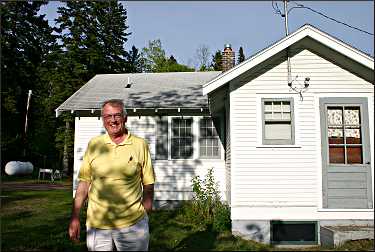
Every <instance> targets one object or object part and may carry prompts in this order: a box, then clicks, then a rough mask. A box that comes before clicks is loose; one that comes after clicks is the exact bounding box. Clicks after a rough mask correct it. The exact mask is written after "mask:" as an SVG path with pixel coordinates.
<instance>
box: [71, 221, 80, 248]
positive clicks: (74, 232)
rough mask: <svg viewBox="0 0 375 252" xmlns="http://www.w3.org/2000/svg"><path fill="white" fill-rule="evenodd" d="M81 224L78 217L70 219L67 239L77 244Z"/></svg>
mask: <svg viewBox="0 0 375 252" xmlns="http://www.w3.org/2000/svg"><path fill="white" fill-rule="evenodd" d="M80 231H81V224H80V222H79V218H78V217H72V218H71V219H70V223H69V238H70V240H72V241H74V242H79V236H80Z"/></svg>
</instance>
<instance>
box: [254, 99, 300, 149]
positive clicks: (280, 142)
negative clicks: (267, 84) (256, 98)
mask: <svg viewBox="0 0 375 252" xmlns="http://www.w3.org/2000/svg"><path fill="white" fill-rule="evenodd" d="M268 101H270V102H279V101H280V102H283V101H288V102H289V103H290V121H291V139H290V140H289V139H285V140H282V139H270V140H266V139H265V109H264V107H265V102H268ZM294 114H295V111H294V99H293V97H283V98H281V97H264V98H261V125H262V136H261V142H262V145H264V146H267V145H295V142H296V141H295V134H296V133H295V118H294Z"/></svg>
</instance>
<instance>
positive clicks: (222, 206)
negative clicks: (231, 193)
mask: <svg viewBox="0 0 375 252" xmlns="http://www.w3.org/2000/svg"><path fill="white" fill-rule="evenodd" d="M192 184H193V192H194V197H193V201H192V205H191V207H192V212H193V213H194V215H195V216H196V218H197V220H198V222H199V223H201V224H204V225H206V226H207V227H212V229H213V231H217V232H222V231H225V230H230V228H231V221H230V208H229V206H228V205H227V204H226V203H225V202H222V201H221V198H220V193H219V190H218V186H217V183H216V182H215V178H214V175H213V169H212V168H210V169H209V170H208V172H207V175H206V177H205V179H204V180H201V179H200V177H199V176H195V177H194V178H193V179H192Z"/></svg>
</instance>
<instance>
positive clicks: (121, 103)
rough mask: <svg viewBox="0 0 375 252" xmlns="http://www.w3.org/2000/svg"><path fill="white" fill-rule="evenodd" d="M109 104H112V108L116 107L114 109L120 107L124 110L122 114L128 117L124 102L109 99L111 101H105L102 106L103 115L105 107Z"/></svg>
mask: <svg viewBox="0 0 375 252" xmlns="http://www.w3.org/2000/svg"><path fill="white" fill-rule="evenodd" d="M107 104H110V105H111V106H114V107H120V108H122V113H123V114H124V115H126V114H127V113H126V109H125V104H124V102H123V100H121V99H109V100H105V101H104V102H103V104H102V113H103V108H104V106H105V105H107Z"/></svg>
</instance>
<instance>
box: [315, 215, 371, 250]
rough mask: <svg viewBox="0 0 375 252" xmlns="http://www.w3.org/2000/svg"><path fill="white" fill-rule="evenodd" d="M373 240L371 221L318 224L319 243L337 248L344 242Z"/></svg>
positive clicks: (324, 222) (336, 221)
mask: <svg viewBox="0 0 375 252" xmlns="http://www.w3.org/2000/svg"><path fill="white" fill-rule="evenodd" d="M362 239H374V223H373V221H372V220H329V221H321V223H320V243H321V245H322V246H325V247H337V246H340V245H341V244H343V243H345V242H346V241H350V240H362Z"/></svg>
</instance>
